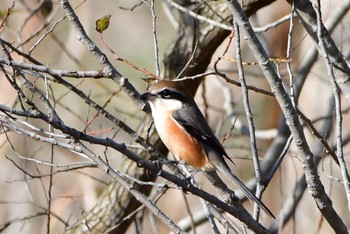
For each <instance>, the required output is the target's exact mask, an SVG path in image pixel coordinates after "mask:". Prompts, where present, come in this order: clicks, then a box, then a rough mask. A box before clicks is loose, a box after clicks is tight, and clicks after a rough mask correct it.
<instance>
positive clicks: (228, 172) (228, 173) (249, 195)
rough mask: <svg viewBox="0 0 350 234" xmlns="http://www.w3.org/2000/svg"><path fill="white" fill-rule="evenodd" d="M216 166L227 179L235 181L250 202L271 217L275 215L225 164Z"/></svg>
mask: <svg viewBox="0 0 350 234" xmlns="http://www.w3.org/2000/svg"><path fill="white" fill-rule="evenodd" d="M216 166H217V168H218V169H219V171H221V172H222V173H223V174H224V175H225V176H226V177H227V178H228V179H230V180H231V181H233V182H234V183H235V185H237V187H238V188H239V189H241V190H242V192H243V193H244V194H245V195H246V196H247V198H249V200H251V201H252V202H255V203H256V204H258V206H259V207H260V208H261V209H262V210H263V211H265V212H266V214H268V215H270V216H271V217H272V218H275V216H274V215H273V214H272V212H271V211H270V210H269V208H267V207H266V206H265V205H264V203H262V202H261V200H260V199H259V198H257V197H256V196H255V195H254V194H253V193H252V192H251V191H250V190H249V189H248V188H247V186H245V184H244V183H243V182H242V181H241V180H240V179H238V178H237V177H236V176H235V175H234V174H233V173H232V172H231V170H230V168H229V167H228V166H227V165H216Z"/></svg>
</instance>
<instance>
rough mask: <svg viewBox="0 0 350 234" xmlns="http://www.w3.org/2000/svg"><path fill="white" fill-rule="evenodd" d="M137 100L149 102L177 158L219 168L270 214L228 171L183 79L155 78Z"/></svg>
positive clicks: (204, 168)
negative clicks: (156, 79) (157, 79)
mask: <svg viewBox="0 0 350 234" xmlns="http://www.w3.org/2000/svg"><path fill="white" fill-rule="evenodd" d="M187 83H188V82H187ZM140 100H142V101H143V102H146V103H148V104H149V106H150V108H151V114H152V118H153V121H154V125H155V128H156V130H157V132H158V134H159V137H160V139H161V140H162V142H163V143H164V144H165V146H166V147H167V148H168V150H169V151H170V152H171V153H172V154H173V156H174V157H175V158H176V159H177V160H182V161H185V162H186V163H187V164H188V165H190V166H191V167H193V168H195V169H197V170H202V171H220V172H221V173H223V174H224V175H225V176H226V177H227V178H228V179H229V180H230V181H232V182H233V183H234V184H236V186H237V187H238V188H239V189H241V190H242V191H243V193H244V194H245V195H246V197H247V198H249V199H250V200H251V201H252V202H255V203H256V204H258V206H259V207H260V208H261V209H262V210H264V211H265V212H266V213H267V214H268V215H270V216H271V217H274V216H273V214H272V212H271V211H270V210H269V209H268V208H267V207H266V206H265V205H264V203H262V201H261V200H260V199H258V198H257V197H256V196H255V195H254V194H253V193H252V192H251V191H250V190H249V189H248V188H247V186H245V184H244V183H243V182H242V181H241V180H240V179H239V178H238V177H237V176H235V175H234V174H233V173H232V172H231V170H230V168H229V166H228V164H227V163H226V161H225V158H226V159H228V160H229V161H231V162H232V163H233V164H234V162H233V160H232V159H231V158H230V157H229V156H228V154H227V153H226V151H225V149H224V148H223V146H222V145H221V143H220V142H219V140H218V139H217V138H216V136H215V135H214V133H213V131H212V130H211V128H210V127H209V125H208V123H207V121H206V120H205V118H204V116H203V114H202V112H201V111H200V109H199V108H198V106H197V104H196V102H195V101H194V99H193V97H192V95H191V93H190V91H189V88H188V86H187V85H186V82H184V80H180V81H177V80H173V81H172V80H159V81H158V82H155V83H153V84H151V85H150V86H149V87H148V90H147V92H145V93H143V94H142V95H141V96H140Z"/></svg>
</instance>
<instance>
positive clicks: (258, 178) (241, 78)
mask: <svg viewBox="0 0 350 234" xmlns="http://www.w3.org/2000/svg"><path fill="white" fill-rule="evenodd" d="M233 25H234V29H235V35H236V36H235V42H236V43H235V45H236V46H235V47H236V60H237V68H238V76H239V81H240V83H241V86H242V95H243V105H244V110H245V113H246V116H247V121H248V127H249V135H250V147H251V151H252V157H253V162H254V168H255V178H256V181H257V183H256V195H257V198H259V197H260V196H261V192H262V191H263V188H261V171H260V163H259V155H258V150H257V147H256V138H255V126H254V120H253V114H252V111H251V108H250V104H249V96H248V89H247V83H246V81H245V77H244V70H243V64H242V54H241V40H240V32H239V26H238V24H237V22H236V20H234V22H233ZM254 218H255V219H256V220H259V206H258V205H257V204H255V206H254Z"/></svg>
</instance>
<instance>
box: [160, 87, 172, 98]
mask: <svg viewBox="0 0 350 234" xmlns="http://www.w3.org/2000/svg"><path fill="white" fill-rule="evenodd" d="M159 94H160V96H161V97H162V98H170V96H171V91H170V90H169V89H163V90H162V91H161V92H160V93H159Z"/></svg>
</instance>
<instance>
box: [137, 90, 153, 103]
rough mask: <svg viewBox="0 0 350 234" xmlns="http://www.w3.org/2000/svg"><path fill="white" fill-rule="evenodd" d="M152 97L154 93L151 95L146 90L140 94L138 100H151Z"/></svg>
mask: <svg viewBox="0 0 350 234" xmlns="http://www.w3.org/2000/svg"><path fill="white" fill-rule="evenodd" d="M154 98H155V95H153V94H151V93H148V92H146V93H143V94H142V95H141V96H140V100H142V101H145V102H147V101H151V100H152V99H154Z"/></svg>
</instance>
